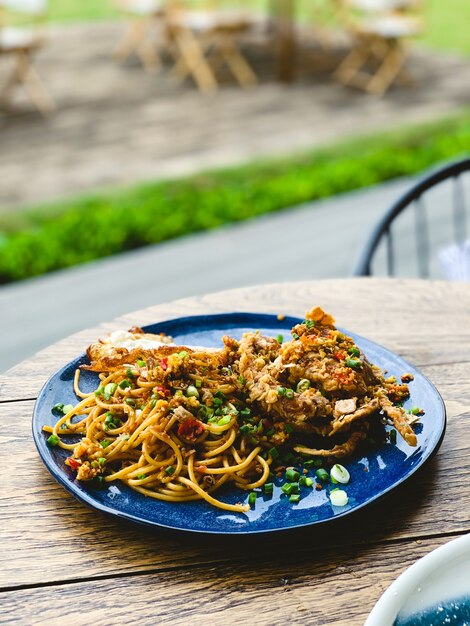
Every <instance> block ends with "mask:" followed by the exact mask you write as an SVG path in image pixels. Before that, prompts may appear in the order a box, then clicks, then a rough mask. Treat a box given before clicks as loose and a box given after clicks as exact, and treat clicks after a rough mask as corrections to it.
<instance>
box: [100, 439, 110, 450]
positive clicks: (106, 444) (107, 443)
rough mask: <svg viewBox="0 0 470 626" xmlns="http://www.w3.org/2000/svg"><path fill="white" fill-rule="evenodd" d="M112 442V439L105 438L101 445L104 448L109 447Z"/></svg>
mask: <svg viewBox="0 0 470 626" xmlns="http://www.w3.org/2000/svg"><path fill="white" fill-rule="evenodd" d="M110 443H111V441H110V440H109V439H103V440H102V441H100V445H101V447H102V448H107V447H108V446H109V444H110Z"/></svg>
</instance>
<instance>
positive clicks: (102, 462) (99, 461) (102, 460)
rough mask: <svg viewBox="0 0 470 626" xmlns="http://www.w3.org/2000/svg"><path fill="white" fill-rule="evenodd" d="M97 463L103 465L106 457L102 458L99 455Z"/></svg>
mask: <svg viewBox="0 0 470 626" xmlns="http://www.w3.org/2000/svg"><path fill="white" fill-rule="evenodd" d="M98 463H99V464H100V465H104V464H105V463H106V459H105V458H104V456H100V458H99V459H98Z"/></svg>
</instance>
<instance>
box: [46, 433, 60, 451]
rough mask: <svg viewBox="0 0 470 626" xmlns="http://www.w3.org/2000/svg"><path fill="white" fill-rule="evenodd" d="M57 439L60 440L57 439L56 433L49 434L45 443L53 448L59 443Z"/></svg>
mask: <svg viewBox="0 0 470 626" xmlns="http://www.w3.org/2000/svg"><path fill="white" fill-rule="evenodd" d="M59 441H60V439H59V437H57V436H56V435H51V436H50V437H48V439H47V443H48V444H49V445H50V446H52V447H53V448H54V447H55V446H57V445H58V444H59Z"/></svg>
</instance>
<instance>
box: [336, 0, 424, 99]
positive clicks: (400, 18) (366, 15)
mask: <svg viewBox="0 0 470 626" xmlns="http://www.w3.org/2000/svg"><path fill="white" fill-rule="evenodd" d="M339 2H340V4H341V9H342V13H341V15H342V16H343V23H344V25H345V26H346V29H347V30H348V31H349V33H350V34H351V39H352V48H351V50H350V52H349V54H348V55H347V56H346V58H345V59H344V60H343V61H342V63H341V64H340V65H339V67H338V68H337V70H336V71H335V73H334V78H335V79H337V80H338V81H339V82H341V83H342V84H343V85H352V86H355V87H359V88H361V89H364V90H365V91H367V92H369V93H372V94H376V95H378V96H382V95H383V94H385V93H386V92H387V91H388V89H389V88H390V87H391V86H392V84H393V83H394V82H395V81H400V82H401V83H408V84H409V83H410V82H411V78H410V76H409V75H408V74H407V72H406V69H405V62H406V59H407V49H406V41H407V40H409V39H410V38H412V37H415V36H417V35H419V34H420V33H421V31H422V20H421V18H420V16H419V15H418V13H417V8H418V2H416V0H339Z"/></svg>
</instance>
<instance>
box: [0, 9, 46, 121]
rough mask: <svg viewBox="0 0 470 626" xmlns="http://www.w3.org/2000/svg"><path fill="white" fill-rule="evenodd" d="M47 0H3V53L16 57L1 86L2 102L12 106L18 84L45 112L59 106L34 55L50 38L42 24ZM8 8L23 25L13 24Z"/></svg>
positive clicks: (0, 44) (0, 25)
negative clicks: (37, 69)
mask: <svg viewBox="0 0 470 626" xmlns="http://www.w3.org/2000/svg"><path fill="white" fill-rule="evenodd" d="M46 11H47V0H0V57H1V56H4V57H6V56H8V57H12V58H13V68H12V70H11V72H10V74H9V75H8V77H7V79H6V81H5V83H4V84H3V85H2V86H1V87H0V105H1V106H2V107H3V108H10V107H11V99H12V96H13V92H14V89H15V87H17V86H20V87H23V89H24V91H25V93H26V95H27V96H28V98H29V100H30V101H31V103H32V104H33V105H34V106H35V108H36V109H37V110H38V111H40V112H41V113H42V114H43V115H46V114H48V113H50V112H51V111H53V110H54V109H55V103H54V101H53V99H52V97H51V96H50V94H49V92H48V90H47V89H46V87H45V86H44V84H43V82H42V80H41V79H40V77H39V75H38V73H37V71H36V69H35V67H34V64H33V57H34V55H35V53H36V52H37V50H39V49H40V48H41V47H42V46H43V44H44V43H45V41H46V38H45V36H44V33H43V31H42V28H41V26H42V25H43V22H44V19H45V16H46ZM7 12H8V15H10V13H12V14H14V15H16V16H19V17H20V18H21V21H20V24H19V25H16V24H15V25H9V24H8V21H7Z"/></svg>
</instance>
